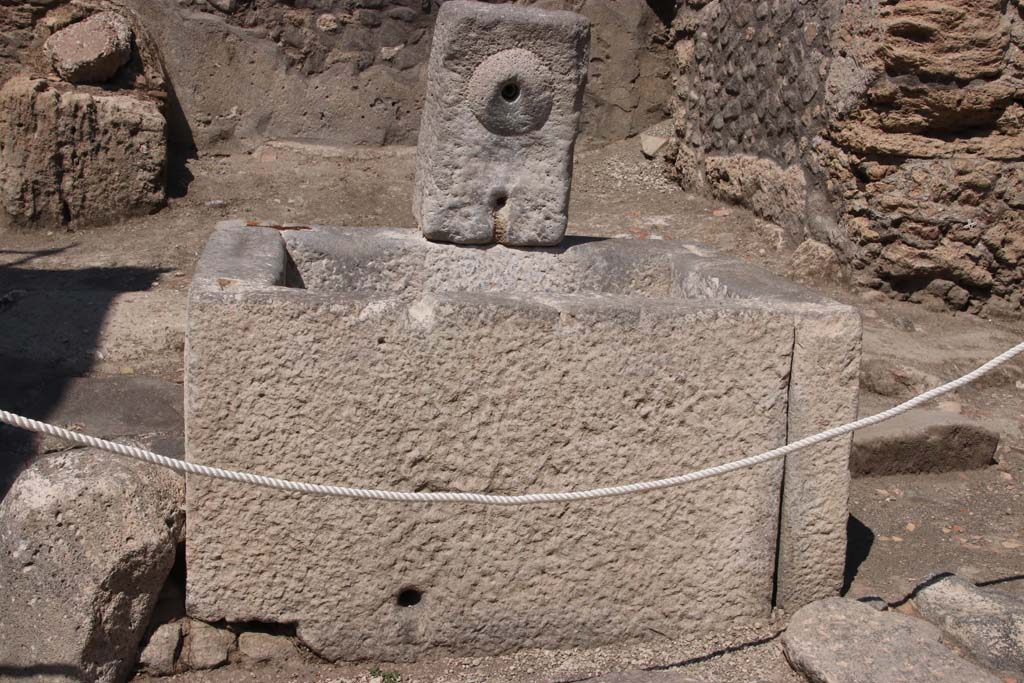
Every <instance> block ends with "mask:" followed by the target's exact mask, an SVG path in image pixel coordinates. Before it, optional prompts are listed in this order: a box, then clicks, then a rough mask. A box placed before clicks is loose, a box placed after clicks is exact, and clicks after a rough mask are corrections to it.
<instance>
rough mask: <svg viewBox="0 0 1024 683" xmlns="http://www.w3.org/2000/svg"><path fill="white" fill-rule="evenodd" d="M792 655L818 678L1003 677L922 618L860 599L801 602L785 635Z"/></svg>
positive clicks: (927, 680) (985, 682)
mask: <svg viewBox="0 0 1024 683" xmlns="http://www.w3.org/2000/svg"><path fill="white" fill-rule="evenodd" d="M782 645H783V648H784V649H785V653H786V658H787V659H788V660H789V663H790V664H791V665H792V666H793V668H794V669H796V670H797V671H799V672H800V673H802V674H803V675H804V676H806V677H807V680H809V681H813V682H814V683H876V682H877V683H882V682H883V681H884V683H935V681H943V683H999V679H997V678H996V677H995V676H992V675H991V674H988V673H986V672H985V671H982V670H981V669H979V668H978V667H976V666H975V665H973V664H971V663H970V662H968V661H966V660H964V659H962V658H960V657H959V656H958V655H957V654H956V653H955V652H953V651H952V650H950V649H948V648H947V647H946V646H945V645H943V644H942V632H941V631H940V630H939V629H937V628H935V627H934V626H932V625H931V624H929V623H928V622H926V621H923V620H921V619H915V618H914V617H911V616H908V615H906V614H898V613H896V612H879V611H878V610H876V609H874V608H873V607H870V606H868V605H865V604H864V603H861V602H856V601H854V600H845V599H842V598H827V599H825V600H820V601H818V602H814V603H811V604H810V605H807V606H806V607H803V608H801V609H800V610H799V611H797V613H796V614H794V615H793V619H792V620H791V621H790V624H789V628H788V629H786V633H785V634H784V635H783V636H782Z"/></svg>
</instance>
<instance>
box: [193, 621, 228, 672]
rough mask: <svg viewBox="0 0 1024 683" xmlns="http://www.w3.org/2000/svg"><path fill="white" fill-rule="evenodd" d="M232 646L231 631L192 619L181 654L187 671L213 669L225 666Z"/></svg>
mask: <svg viewBox="0 0 1024 683" xmlns="http://www.w3.org/2000/svg"><path fill="white" fill-rule="evenodd" d="M234 646H235V634H234V633H232V632H231V631H228V630H227V629H223V628H216V627H214V626H210V625H209V624H206V623H203V622H202V621H197V620H195V619H192V620H191V621H190V622H189V627H188V636H186V638H185V645H184V648H183V649H182V653H181V654H182V657H183V659H184V661H185V664H186V665H187V666H188V668H189V669H215V668H217V667H218V666H222V665H224V664H227V662H228V657H229V655H230V654H231V650H232V648H233V647H234Z"/></svg>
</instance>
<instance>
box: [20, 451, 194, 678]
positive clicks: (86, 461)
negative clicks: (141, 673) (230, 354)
mask: <svg viewBox="0 0 1024 683" xmlns="http://www.w3.org/2000/svg"><path fill="white" fill-rule="evenodd" d="M183 497H184V492H183V484H182V479H181V478H180V477H178V476H177V475H175V474H172V473H170V472H168V471H166V470H163V469H160V468H157V467H154V466H152V465H147V464H143V463H137V462H134V461H130V460H126V459H123V458H120V457H118V456H114V455H109V454H105V453H102V452H99V451H94V450H90V449H86V450H72V451H65V452H63V453H59V454H56V455H52V456H48V457H45V458H41V459H39V460H37V461H36V462H35V463H33V464H32V465H31V466H30V467H29V468H28V469H26V470H25V471H24V472H22V474H21V476H20V477H19V478H18V480H17V481H16V482H15V484H14V486H13V487H12V488H11V490H10V491H9V492H8V494H7V496H6V497H5V498H4V500H3V502H0V586H3V591H2V598H0V600H2V602H0V662H3V664H4V666H5V670H4V671H22V672H36V673H39V672H43V673H46V674H47V675H48V676H49V677H48V678H47V679H46V680H47V681H78V682H87V683H94V682H102V683H114V682H117V681H123V680H125V678H126V677H127V676H128V675H129V674H130V673H131V671H132V668H133V666H134V664H135V660H136V655H137V649H138V645H139V640H140V639H141V638H142V635H143V632H144V631H145V629H146V625H147V623H148V622H149V618H150V614H151V612H152V609H153V606H154V604H155V602H156V599H157V595H158V594H159V592H160V588H161V586H162V585H163V583H164V581H165V580H166V578H167V575H168V573H169V572H170V570H171V567H172V565H173V564H174V558H175V552H176V547H177V544H178V542H179V541H180V540H181V538H180V537H181V534H182V527H183V523H184V513H183V511H182V504H183ZM41 665H45V671H43V670H42V669H40V668H39V667H40V666H41ZM30 675H31V674H30ZM0 678H2V676H0ZM4 680H7V679H4Z"/></svg>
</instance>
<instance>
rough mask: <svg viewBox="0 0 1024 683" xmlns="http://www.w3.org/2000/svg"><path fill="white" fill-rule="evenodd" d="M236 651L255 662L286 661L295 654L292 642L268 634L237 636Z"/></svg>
mask: <svg viewBox="0 0 1024 683" xmlns="http://www.w3.org/2000/svg"><path fill="white" fill-rule="evenodd" d="M238 651H239V652H240V653H242V654H243V655H244V656H246V657H248V658H249V659H251V660H253V661H256V662H267V661H270V660H274V659H288V658H289V657H294V656H295V654H296V651H295V646H294V645H293V644H292V641H291V640H289V639H288V638H286V637H284V636H275V635H272V634H270V633H243V634H241V635H239V636H238Z"/></svg>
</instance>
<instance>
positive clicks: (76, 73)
mask: <svg viewBox="0 0 1024 683" xmlns="http://www.w3.org/2000/svg"><path fill="white" fill-rule="evenodd" d="M132 38H133V36H132V27H131V24H130V23H129V22H128V20H127V19H125V18H124V17H123V16H121V15H120V14H118V13H117V12H100V13H99V14H94V15H92V16H91V17H89V18H88V19H84V20H82V21H79V22H78V23H75V24H72V25H71V26H68V27H67V28H64V29H61V30H60V31H57V32H56V33H54V34H53V35H52V36H50V37H49V38H47V39H46V43H44V45H43V48H44V49H45V50H46V54H47V56H48V57H49V58H50V62H51V63H52V64H53V68H54V70H55V71H56V72H57V73H58V74H60V77H61V78H63V79H64V80H65V81H67V82H69V83H102V82H104V81H109V80H110V79H111V78H113V77H114V75H115V74H116V73H117V70H118V69H120V68H121V67H122V66H124V65H125V64H127V63H128V60H129V59H131V56H132Z"/></svg>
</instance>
